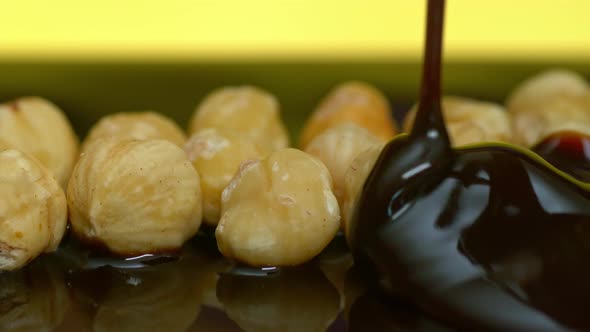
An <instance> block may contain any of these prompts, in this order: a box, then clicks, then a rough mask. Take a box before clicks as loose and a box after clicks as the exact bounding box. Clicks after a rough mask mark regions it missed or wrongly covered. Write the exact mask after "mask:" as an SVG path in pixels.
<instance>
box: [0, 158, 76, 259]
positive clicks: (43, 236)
mask: <svg viewBox="0 0 590 332" xmlns="http://www.w3.org/2000/svg"><path fill="white" fill-rule="evenodd" d="M66 222H67V206H66V198H65V195H64V192H63V191H62V189H61V187H60V186H59V184H58V183H57V181H56V180H55V178H54V177H53V175H52V174H51V173H50V171H49V170H47V169H46V168H45V167H44V166H43V165H41V163H40V162H39V161H37V160H36V159H34V158H32V157H29V156H28V155H26V154H24V153H22V152H20V151H18V150H12V149H9V150H3V151H0V270H14V269H18V268H20V267H22V266H24V265H25V264H27V263H28V262H30V261H31V260H33V258H35V257H37V256H38V255H40V254H41V253H42V252H51V251H54V250H55V249H57V246H58V245H59V243H60V241H61V238H62V237H63V234H64V232H65V229H66Z"/></svg>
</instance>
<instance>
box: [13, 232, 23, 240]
mask: <svg viewBox="0 0 590 332" xmlns="http://www.w3.org/2000/svg"><path fill="white" fill-rule="evenodd" d="M14 236H16V237H17V238H19V239H20V238H22V237H23V233H22V232H16V233H14Z"/></svg>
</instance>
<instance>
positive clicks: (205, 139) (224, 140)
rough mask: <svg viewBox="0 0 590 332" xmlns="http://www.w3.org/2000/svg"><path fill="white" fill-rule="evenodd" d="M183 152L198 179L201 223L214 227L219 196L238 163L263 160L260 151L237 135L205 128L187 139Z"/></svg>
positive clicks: (236, 168) (217, 216)
mask: <svg viewBox="0 0 590 332" xmlns="http://www.w3.org/2000/svg"><path fill="white" fill-rule="evenodd" d="M184 150H185V151H186V153H187V154H188V158H189V160H190V161H191V162H192V163H193V166H194V167H195V169H196V170H197V172H198V173H199V176H200V178H201V191H202V192H203V218H204V220H205V223H207V224H209V225H213V226H215V225H217V223H218V222H219V217H220V210H221V192H222V191H223V189H224V188H225V187H226V186H227V184H228V183H229V182H230V181H231V179H232V177H233V176H234V174H236V172H237V171H238V168H239V167H240V163H241V162H242V161H245V160H248V159H260V158H263V157H265V152H264V149H263V148H261V147H260V146H259V145H258V144H256V143H254V142H252V141H250V140H249V139H245V138H244V137H242V136H239V135H237V134H234V133H231V132H227V131H225V132H222V131H220V130H217V129H213V128H208V129H203V130H200V131H198V132H197V133H196V134H194V135H193V136H191V138H190V139H189V141H188V142H187V143H186V144H185V146H184Z"/></svg>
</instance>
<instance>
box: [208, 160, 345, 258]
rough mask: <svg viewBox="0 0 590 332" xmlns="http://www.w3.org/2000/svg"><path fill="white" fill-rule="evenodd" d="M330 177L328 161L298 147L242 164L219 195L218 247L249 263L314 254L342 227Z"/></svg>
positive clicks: (216, 232)
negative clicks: (321, 160)
mask: <svg viewBox="0 0 590 332" xmlns="http://www.w3.org/2000/svg"><path fill="white" fill-rule="evenodd" d="M331 181H332V180H331V178H330V173H329V172H328V170H327V169H326V166H324V165H323V164H322V163H321V162H320V161H319V160H317V159H316V158H314V157H312V156H310V155H308V154H307V153H305V152H302V151H299V150H296V149H283V150H279V151H276V152H274V153H272V154H271V155H270V156H268V157H267V158H266V159H264V160H262V161H260V160H251V161H247V162H244V163H242V165H241V166H240V169H239V171H238V173H237V174H236V176H235V177H234V178H233V179H232V181H231V182H230V183H229V185H228V186H227V187H226V188H225V190H224V191H223V193H222V196H221V220H220V221H219V225H217V229H216V231H215V237H216V238H217V245H218V247H219V250H220V251H221V253H222V254H223V255H224V256H226V257H229V258H233V259H236V260H237V261H240V262H243V263H246V264H249V265H253V266H285V265H297V264H301V263H304V262H306V261H308V260H310V259H312V258H313V257H315V256H316V255H317V254H319V253H320V252H321V251H322V249H324V248H325V247H326V246H327V245H328V243H329V242H330V241H331V240H332V238H333V237H334V235H335V234H336V232H337V231H338V228H339V227H340V210H339V208H338V202H337V201H336V197H335V196H334V194H333V193H332V189H331Z"/></svg>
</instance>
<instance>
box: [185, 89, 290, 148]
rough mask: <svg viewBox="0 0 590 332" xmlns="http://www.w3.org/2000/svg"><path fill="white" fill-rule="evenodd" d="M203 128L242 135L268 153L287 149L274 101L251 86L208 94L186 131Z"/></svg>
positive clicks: (265, 93)
mask: <svg viewBox="0 0 590 332" xmlns="http://www.w3.org/2000/svg"><path fill="white" fill-rule="evenodd" d="M204 128H218V129H223V130H225V131H232V132H234V133H236V134H240V135H243V136H245V137H248V138H250V139H251V140H253V141H254V142H256V143H258V144H260V145H261V146H262V147H264V148H265V149H267V152H271V151H274V150H278V149H282V148H285V147H287V146H289V136H288V133H287V130H286V129H285V126H284V125H283V122H282V120H281V116H280V112H279V103H278V101H277V99H276V98H275V97H274V96H273V95H271V94H269V93H268V92H266V91H264V90H261V89H259V88H256V87H252V86H240V87H225V88H222V89H218V90H215V91H213V92H212V93H211V94H209V95H208V96H207V97H206V98H205V99H204V100H203V101H202V102H201V104H199V106H198V107H197V109H196V111H195V113H194V115H193V117H192V119H191V121H190V129H189V131H190V133H191V134H194V133H196V132H197V131H199V130H201V129H204Z"/></svg>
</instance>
